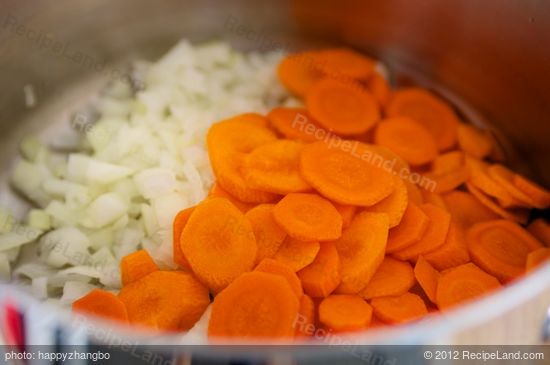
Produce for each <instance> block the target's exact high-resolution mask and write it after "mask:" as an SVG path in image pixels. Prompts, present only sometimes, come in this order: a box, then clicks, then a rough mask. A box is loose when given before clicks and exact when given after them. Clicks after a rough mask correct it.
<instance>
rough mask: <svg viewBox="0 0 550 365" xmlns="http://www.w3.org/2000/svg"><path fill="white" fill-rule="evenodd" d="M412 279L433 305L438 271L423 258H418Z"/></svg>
mask: <svg viewBox="0 0 550 365" xmlns="http://www.w3.org/2000/svg"><path fill="white" fill-rule="evenodd" d="M414 277H415V278H416V281H418V284H420V286H421V287H422V290H424V293H426V295H427V296H428V299H430V301H431V302H432V303H435V296H436V291H437V281H438V280H439V271H437V270H436V269H434V267H433V266H432V265H430V263H429V262H428V261H426V259H424V257H422V256H420V257H418V260H417V261H416V265H415V267H414Z"/></svg>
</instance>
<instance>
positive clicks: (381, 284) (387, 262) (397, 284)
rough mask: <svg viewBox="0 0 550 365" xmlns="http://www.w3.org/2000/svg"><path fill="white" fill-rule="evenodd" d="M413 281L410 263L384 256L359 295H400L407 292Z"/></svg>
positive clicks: (369, 297)
mask: <svg viewBox="0 0 550 365" xmlns="http://www.w3.org/2000/svg"><path fill="white" fill-rule="evenodd" d="M414 283H415V279H414V272H413V268H412V267H411V264H409V263H408V262H406V261H399V260H396V259H394V258H391V257H386V258H385V259H384V261H382V264H381V265H380V267H379V268H378V270H376V273H375V274H374V276H373V277H372V279H371V280H370V281H369V283H368V284H367V286H366V287H365V289H363V290H362V291H361V292H360V293H359V295H360V296H361V297H363V298H365V299H372V298H378V297H387V296H395V295H402V294H405V293H406V292H408V291H409V289H411V288H412V287H413V285H414Z"/></svg>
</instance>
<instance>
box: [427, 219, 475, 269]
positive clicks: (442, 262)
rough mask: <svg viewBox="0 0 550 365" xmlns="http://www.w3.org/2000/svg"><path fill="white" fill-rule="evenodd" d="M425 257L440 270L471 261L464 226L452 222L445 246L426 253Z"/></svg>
mask: <svg viewBox="0 0 550 365" xmlns="http://www.w3.org/2000/svg"><path fill="white" fill-rule="evenodd" d="M424 258H425V259H426V261H428V262H429V263H430V264H431V265H432V266H434V267H435V268H436V269H437V270H440V271H441V270H446V269H450V268H452V267H456V266H459V265H463V264H466V263H468V262H470V253H469V252H468V246H467V245H466V238H465V232H464V228H462V227H461V226H459V225H458V224H456V223H454V222H451V225H450V226H449V233H448V234H447V238H446V239H445V243H444V244H443V246H441V247H439V248H437V249H435V250H434V251H431V252H428V253H426V254H425V255H424Z"/></svg>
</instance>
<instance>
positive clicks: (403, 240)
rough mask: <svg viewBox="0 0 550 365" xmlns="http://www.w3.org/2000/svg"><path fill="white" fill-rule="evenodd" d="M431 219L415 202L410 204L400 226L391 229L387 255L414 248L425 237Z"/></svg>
mask: <svg viewBox="0 0 550 365" xmlns="http://www.w3.org/2000/svg"><path fill="white" fill-rule="evenodd" d="M429 224H430V218H429V217H428V216H427V215H426V213H424V211H422V209H420V208H419V207H418V205H416V204H415V203H413V202H409V204H408V205H407V209H406V210H405V213H404V214H403V218H402V219H401V222H400V223H399V225H398V226H396V227H394V228H392V229H390V232H389V234H388V244H387V247H386V252H387V253H394V252H397V251H400V250H403V249H405V248H407V247H410V246H412V245H413V244H414V243H416V242H418V241H420V239H421V238H422V237H423V236H424V233H425V232H426V229H427V228H428V225H429Z"/></svg>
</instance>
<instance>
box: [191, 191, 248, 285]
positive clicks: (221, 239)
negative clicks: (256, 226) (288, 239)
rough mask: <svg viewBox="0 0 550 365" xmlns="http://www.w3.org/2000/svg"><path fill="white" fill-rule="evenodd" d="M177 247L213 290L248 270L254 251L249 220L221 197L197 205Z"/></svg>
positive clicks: (201, 279)
mask: <svg viewBox="0 0 550 365" xmlns="http://www.w3.org/2000/svg"><path fill="white" fill-rule="evenodd" d="M181 250H182V252H183V254H184V255H185V257H186V258H187V260H188V261H189V264H190V266H191V269H192V270H193V272H194V273H195V275H196V276H197V277H198V278H199V280H200V281H201V282H203V283H204V284H205V285H207V286H208V288H210V289H211V290H213V291H214V292H219V291H220V290H222V289H223V288H225V287H226V286H227V285H229V283H231V282H232V281H233V280H234V279H235V278H237V277H238V276H239V275H241V274H242V273H244V272H247V271H250V270H252V268H253V266H254V262H255V260H256V254H257V246H256V239H255V238H254V231H253V230H252V226H251V224H250V222H249V221H248V219H246V217H245V216H244V214H243V213H242V212H241V211H240V210H239V209H237V207H235V206H234V205H233V204H231V202H230V201H229V200H227V199H224V198H212V199H207V200H205V201H203V202H202V203H201V204H199V205H197V207H196V208H195V210H194V211H193V213H192V214H191V217H190V218H189V221H188V222H187V225H186V226H185V228H184V229H183V233H182V235H181Z"/></svg>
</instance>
